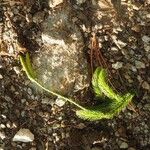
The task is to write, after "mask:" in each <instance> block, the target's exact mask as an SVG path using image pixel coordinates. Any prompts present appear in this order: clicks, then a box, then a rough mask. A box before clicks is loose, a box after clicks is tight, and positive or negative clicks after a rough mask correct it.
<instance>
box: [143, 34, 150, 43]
mask: <svg viewBox="0 0 150 150" xmlns="http://www.w3.org/2000/svg"><path fill="white" fill-rule="evenodd" d="M142 41H143V42H145V43H148V42H150V37H148V36H146V35H144V36H143V37H142Z"/></svg>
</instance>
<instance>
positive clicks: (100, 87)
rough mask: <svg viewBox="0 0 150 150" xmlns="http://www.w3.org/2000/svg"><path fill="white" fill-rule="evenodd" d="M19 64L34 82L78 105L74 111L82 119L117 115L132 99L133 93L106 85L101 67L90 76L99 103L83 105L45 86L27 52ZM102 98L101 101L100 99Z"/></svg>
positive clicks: (104, 72)
mask: <svg viewBox="0 0 150 150" xmlns="http://www.w3.org/2000/svg"><path fill="white" fill-rule="evenodd" d="M20 62H21V65H22V67H23V69H24V71H25V72H26V75H27V77H28V78H29V79H30V80H31V81H32V82H33V83H35V84H36V85H37V86H39V87H41V88H42V89H43V90H45V91H47V92H48V93H50V94H52V95H54V96H57V97H60V98H61V99H63V100H64V101H68V102H70V103H72V104H74V105H75V106H76V107H78V109H79V110H77V111H76V115H77V116H78V117H80V118H82V119H86V120H90V121H95V120H100V119H103V118H106V119H110V118H113V117H114V116H115V115H117V114H118V113H119V112H120V111H121V110H122V109H123V108H124V107H126V106H127V105H128V103H129V102H130V101H131V100H132V98H133V94H131V93H127V94H125V95H120V94H118V93H115V92H114V91H113V89H112V88H111V87H110V86H109V85H108V83H107V81H106V79H107V74H106V70H105V69H102V68H99V67H98V68H97V69H96V71H95V72H94V75H93V78H92V85H93V90H94V92H95V94H96V96H97V97H99V101H100V104H99V105H97V106H92V107H86V108H85V107H83V106H81V105H79V104H77V103H76V102H74V101H73V100H72V99H70V98H67V97H64V96H62V95H60V94H58V93H55V92H53V91H51V90H49V89H47V88H45V87H44V86H43V85H42V84H40V82H39V81H38V80H37V79H36V74H35V72H34V71H33V69H32V65H31V62H30V57H29V53H28V52H27V53H26V55H25V56H24V55H20ZM102 99H103V101H102Z"/></svg>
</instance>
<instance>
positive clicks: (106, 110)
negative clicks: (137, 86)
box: [76, 93, 133, 121]
mask: <svg viewBox="0 0 150 150" xmlns="http://www.w3.org/2000/svg"><path fill="white" fill-rule="evenodd" d="M132 98H133V95H132V94H130V93H128V94H126V95H125V96H124V99H123V101H120V102H118V101H111V102H104V103H102V104H99V105H98V106H93V107H88V108H86V110H78V111H76V115H77V116H78V117H79V118H82V119H85V120H90V121H96V120H100V119H111V118H113V117H114V116H116V115H118V114H119V113H120V111H121V110H122V109H123V108H125V107H126V106H127V105H128V103H129V102H130V101H131V100H132Z"/></svg>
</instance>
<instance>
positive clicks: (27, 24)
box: [0, 0, 150, 150]
mask: <svg viewBox="0 0 150 150" xmlns="http://www.w3.org/2000/svg"><path fill="white" fill-rule="evenodd" d="M49 2H50V3H51V1H49ZM49 2H48V1H47V0H45V1H42V0H32V1H30V0H11V1H7V0H0V150H36V149H37V150H118V149H127V150H149V149H150V134H149V133H150V121H149V120H150V1H149V0H145V1H143V0H132V1H131V0H122V1H121V0H117V1H114V0H112V1H109V0H108V1H105V0H103V1H96V0H86V1H80V0H78V1H77V3H76V2H75V1H72V0H70V1H67V0H66V1H64V2H63V3H61V0H60V3H59V1H57V2H56V4H58V5H56V6H54V5H53V6H52V7H51V5H50V6H49ZM62 7H70V10H71V15H70V20H72V22H73V23H74V24H75V25H76V26H78V28H79V29H80V31H81V33H82V35H83V39H84V44H85V48H84V49H83V51H84V54H85V57H86V59H87V62H88V63H89V67H88V68H89V74H90V73H91V70H92V69H91V68H90V63H91V60H90V54H91V45H90V41H91V37H92V35H93V33H95V34H96V37H97V39H98V42H99V46H100V49H99V50H100V51H101V53H102V55H103V57H104V59H105V61H106V64H107V67H108V69H109V70H110V72H111V80H112V82H113V84H114V86H115V88H116V89H117V91H119V92H121V93H124V92H125V91H126V92H127V91H132V92H134V93H135V97H134V99H133V101H132V103H133V105H134V107H135V108H134V109H133V108H131V107H127V108H126V109H124V110H123V111H122V112H121V113H120V114H119V115H118V116H116V117H114V118H113V119H109V120H105V119H103V120H100V121H95V122H90V121H85V120H82V119H79V118H78V117H77V116H76V115H75V109H76V108H74V106H72V105H71V104H69V103H62V102H61V101H58V99H57V100H56V98H55V97H53V96H52V95H48V94H47V93H46V92H43V91H36V90H35V89H34V88H32V87H31V82H30V80H29V79H28V78H27V77H26V75H25V73H24V72H23V70H22V67H21V65H20V61H19V59H18V54H19V53H25V51H26V50H28V51H29V52H30V54H31V56H32V55H34V54H35V53H40V51H39V50H40V49H41V47H42V46H43V43H42V40H41V34H42V29H41V24H42V22H43V21H45V19H46V18H47V17H48V16H49V15H52V13H51V12H55V10H56V9H60V11H61V8H62ZM95 57H97V56H96V55H93V68H96V67H97V66H99V63H98V62H97V61H96V60H97V58H95ZM91 91H92V87H89V88H88V89H85V90H83V91H79V92H77V93H74V94H73V95H74V98H78V99H84V100H83V101H81V100H80V103H82V104H84V105H90V104H92V103H94V95H93V93H92V92H91ZM22 128H26V129H29V131H30V132H31V133H32V134H33V135H34V140H33V141H32V142H27V143H26V142H16V141H13V137H14V136H15V135H16V133H17V132H18V131H19V130H20V129H22Z"/></svg>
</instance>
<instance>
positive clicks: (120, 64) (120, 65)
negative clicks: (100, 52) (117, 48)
mask: <svg viewBox="0 0 150 150" xmlns="http://www.w3.org/2000/svg"><path fill="white" fill-rule="evenodd" d="M122 66H123V63H122V62H116V63H115V64H112V68H114V69H120V68H122Z"/></svg>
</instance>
